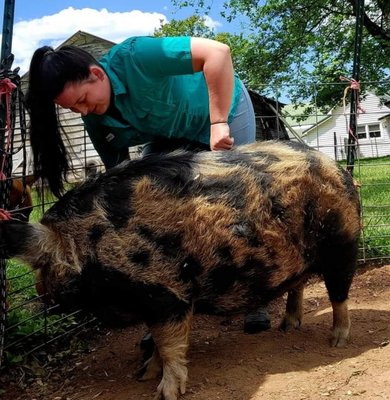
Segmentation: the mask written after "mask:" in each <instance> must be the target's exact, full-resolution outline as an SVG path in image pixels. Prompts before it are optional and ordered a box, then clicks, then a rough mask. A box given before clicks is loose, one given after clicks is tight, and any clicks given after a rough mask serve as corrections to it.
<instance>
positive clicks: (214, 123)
mask: <svg viewBox="0 0 390 400" xmlns="http://www.w3.org/2000/svg"><path fill="white" fill-rule="evenodd" d="M191 55H192V65H193V69H194V71H195V72H198V71H203V73H204V76H205V79H206V83H207V87H208V92H209V102H210V124H211V127H210V147H211V150H230V149H231V148H232V146H233V139H232V138H231V137H230V130H229V125H228V124H227V120H228V116H229V110H230V105H231V101H232V95H233V87H234V72H233V63H232V58H231V55H230V48H229V46H227V45H225V44H223V43H220V42H217V41H215V40H210V39H204V38H195V37H193V38H191Z"/></svg>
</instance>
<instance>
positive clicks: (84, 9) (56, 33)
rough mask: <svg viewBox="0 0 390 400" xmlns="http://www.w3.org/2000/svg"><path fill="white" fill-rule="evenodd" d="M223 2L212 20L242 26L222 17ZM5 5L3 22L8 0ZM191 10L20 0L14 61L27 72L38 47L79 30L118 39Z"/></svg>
mask: <svg viewBox="0 0 390 400" xmlns="http://www.w3.org/2000/svg"><path fill="white" fill-rule="evenodd" d="M222 3H223V0H213V12H212V14H211V15H210V16H209V17H208V18H207V20H206V22H207V24H208V25H209V26H210V27H211V28H213V29H215V30H216V31H229V32H238V31H239V29H240V27H239V24H237V23H236V24H228V23H227V22H226V21H225V20H223V19H222V18H221V17H220V15H219V11H220V10H221V9H222ZM0 8H1V14H0V15H1V27H2V25H3V19H2V16H3V11H4V0H1V1H0ZM192 11H193V10H191V9H188V8H187V9H183V10H175V8H174V7H173V5H172V3H171V2H170V1H169V0H111V1H107V0H73V1H67V0H15V15H14V28H13V41H12V53H13V54H14V55H15V61H14V64H13V67H16V66H18V67H20V68H21V73H22V74H23V73H24V72H26V71H27V69H28V65H29V62H30V59H31V56H32V54H33V52H34V50H35V49H36V48H38V47H40V46H42V45H51V46H53V47H57V46H58V45H60V44H61V43H62V42H63V41H65V40H66V39H67V38H69V37H70V36H71V35H73V34H74V33H75V32H77V31H78V30H83V31H86V32H89V33H92V34H94V35H96V36H100V37H103V38H106V39H109V40H111V41H113V42H119V41H121V40H124V39H125V38H127V37H129V36H132V35H148V34H152V33H153V31H154V29H155V28H158V27H159V26H160V21H161V20H162V21H164V22H165V23H166V22H169V21H170V20H172V19H182V18H186V17H188V16H190V15H192V13H193V12H192ZM1 31H2V29H1Z"/></svg>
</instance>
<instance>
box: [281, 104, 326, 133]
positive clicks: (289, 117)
mask: <svg viewBox="0 0 390 400" xmlns="http://www.w3.org/2000/svg"><path fill="white" fill-rule="evenodd" d="M311 106H312V105H311V104H309V103H307V104H301V105H295V104H287V105H286V106H284V107H283V110H282V115H283V116H284V118H285V119H286V121H287V122H288V124H289V125H291V126H293V127H294V126H310V127H312V126H313V125H318V124H320V123H322V122H324V121H326V120H328V119H329V118H331V115H330V112H329V113H327V114H323V113H322V112H321V111H319V110H317V112H314V113H313V112H308V111H307V109H308V108H309V107H311Z"/></svg>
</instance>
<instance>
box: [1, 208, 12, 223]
mask: <svg viewBox="0 0 390 400" xmlns="http://www.w3.org/2000/svg"><path fill="white" fill-rule="evenodd" d="M9 219H12V215H11V213H10V212H9V211H7V210H3V209H2V208H0V220H9Z"/></svg>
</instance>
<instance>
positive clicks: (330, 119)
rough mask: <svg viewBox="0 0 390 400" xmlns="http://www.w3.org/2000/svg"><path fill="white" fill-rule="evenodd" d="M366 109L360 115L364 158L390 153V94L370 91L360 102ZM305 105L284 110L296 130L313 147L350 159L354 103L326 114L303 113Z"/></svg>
mask: <svg viewBox="0 0 390 400" xmlns="http://www.w3.org/2000/svg"><path fill="white" fill-rule="evenodd" d="M359 105H360V108H361V110H362V112H360V113H359V114H358V118H357V132H356V133H357V143H358V152H359V157H360V158H366V157H382V156H388V155H390V97H378V96H377V95H375V94H374V93H372V92H368V93H367V94H366V95H365V96H364V97H362V99H361V101H360V103H359ZM303 109H304V108H303V107H302V108H299V107H298V108H297V109H293V107H292V106H286V107H285V108H284V109H283V112H284V114H285V117H286V119H287V121H288V123H289V125H290V126H291V128H292V129H294V131H295V132H297V133H298V134H300V136H301V137H302V139H303V140H304V141H305V142H306V143H307V144H308V145H309V146H311V147H314V148H317V149H318V150H320V151H322V152H324V153H326V154H328V155H329V156H330V157H332V158H335V159H337V160H342V159H346V157H347V143H348V127H349V119H350V105H349V104H347V105H346V106H345V109H344V106H343V105H341V106H337V107H334V108H333V109H332V110H330V111H329V112H328V113H326V114H324V113H321V112H320V111H318V113H313V114H312V115H306V116H302V115H301V117H302V118H301V120H302V121H301V122H298V118H297V117H298V116H299V115H300V114H299V112H302V111H303Z"/></svg>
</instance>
